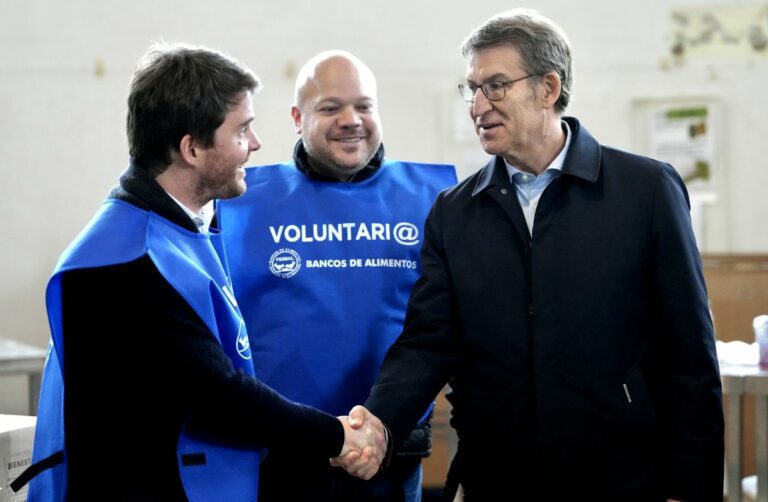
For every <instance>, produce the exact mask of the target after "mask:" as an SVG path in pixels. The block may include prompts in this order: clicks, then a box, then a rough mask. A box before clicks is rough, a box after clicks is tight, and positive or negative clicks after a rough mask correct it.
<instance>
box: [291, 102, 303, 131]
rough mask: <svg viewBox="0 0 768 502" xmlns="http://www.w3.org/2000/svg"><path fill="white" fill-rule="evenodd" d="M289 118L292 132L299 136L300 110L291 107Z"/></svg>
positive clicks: (294, 106) (293, 106)
mask: <svg viewBox="0 0 768 502" xmlns="http://www.w3.org/2000/svg"><path fill="white" fill-rule="evenodd" d="M291 117H293V130H294V131H296V133H297V134H301V110H299V107H298V106H296V105H292V106H291Z"/></svg>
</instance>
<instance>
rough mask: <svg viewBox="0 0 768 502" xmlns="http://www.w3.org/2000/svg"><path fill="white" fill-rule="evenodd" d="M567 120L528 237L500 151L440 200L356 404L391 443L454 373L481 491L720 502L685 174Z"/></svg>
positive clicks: (708, 341) (712, 396)
mask: <svg viewBox="0 0 768 502" xmlns="http://www.w3.org/2000/svg"><path fill="white" fill-rule="evenodd" d="M564 120H566V121H568V124H569V125H570V129H571V132H572V135H573V136H572V140H571V145H570V149H569V151H568V152H567V156H566V159H565V163H564V165H563V171H562V175H561V176H560V177H559V178H557V179H556V180H555V181H553V182H552V184H551V185H550V186H549V187H548V188H547V189H546V190H545V191H544V193H543V194H542V197H541V199H540V202H539V206H538V209H537V212H536V217H535V224H534V229H533V236H531V235H530V234H529V232H528V228H527V226H526V224H525V219H524V217H523V214H522V210H521V208H520V205H519V203H518V201H517V197H516V195H515V189H514V187H513V186H512V184H511V182H510V180H509V177H508V175H507V173H506V170H505V167H504V163H503V160H502V159H500V158H495V159H493V160H491V161H490V162H489V163H488V165H487V166H485V168H484V169H482V170H481V171H479V172H478V173H476V174H474V175H473V176H471V177H469V178H468V179H466V180H465V181H463V182H462V183H460V184H459V185H457V186H456V187H454V188H451V189H449V190H446V191H445V192H443V193H442V194H441V195H440V196H439V197H438V199H437V201H436V202H435V204H434V206H433V208H432V210H431V213H430V215H429V217H428V219H427V222H426V228H425V237H424V248H423V250H422V270H423V273H422V277H421V278H420V279H419V281H418V282H417V283H416V285H415V287H414V290H413V293H412V296H411V299H410V302H409V306H408V312H407V316H406V320H405V327H404V331H403V333H402V335H401V336H400V338H399V339H398V341H397V342H396V343H395V344H394V345H393V346H392V348H391V349H390V351H389V353H388V355H387V357H386V359H385V361H384V363H383V366H382V370H381V373H380V376H379V379H378V381H377V383H376V385H375V386H374V388H373V390H372V392H371V396H370V398H369V400H368V401H367V403H366V405H367V406H368V407H369V408H370V409H371V411H372V412H373V413H375V414H376V415H378V416H379V417H380V418H381V419H382V420H383V421H384V422H385V423H386V424H388V425H389V426H390V428H391V429H392V431H393V434H394V436H395V439H396V441H397V440H398V439H399V438H402V437H404V435H405V434H406V433H407V431H408V430H409V428H410V427H412V426H413V424H414V423H415V421H416V419H417V418H418V415H419V410H421V409H423V408H424V406H425V405H426V403H428V402H429V401H430V400H431V399H432V398H433V397H434V395H435V394H436V393H437V392H439V391H440V389H441V388H442V387H443V385H444V384H445V383H446V382H449V381H450V384H451V388H452V394H451V395H450V400H451V402H452V404H453V407H454V409H453V418H452V425H453V426H454V427H455V428H456V430H457V432H458V434H459V454H458V456H457V458H456V459H455V461H454V466H453V467H452V469H453V471H452V474H453V475H455V476H456V478H457V479H458V480H460V481H461V483H462V485H463V486H464V489H465V491H466V493H467V495H474V496H475V498H476V499H480V500H483V499H484V494H486V493H487V494H492V493H494V490H501V491H502V493H503V490H505V489H508V488H512V487H515V488H514V489H515V490H516V491H517V492H518V493H527V490H530V492H531V493H533V492H536V493H538V494H539V496H540V497H539V499H541V496H546V494H548V493H549V494H552V495H553V497H554V496H555V495H554V494H558V495H557V496H558V497H560V496H565V495H566V494H568V495H569V496H577V495H582V496H588V497H589V498H590V499H592V500H598V499H603V498H605V499H609V498H613V499H615V500H630V499H633V498H637V499H641V500H650V499H655V498H661V497H676V498H680V499H683V500H688V501H690V500H721V497H722V475H723V468H722V465H723V464H722V461H723V417H722V408H721V389H720V380H719V374H718V367H717V358H716V355H715V347H714V341H715V340H714V334H713V329H712V322H711V317H710V314H709V310H708V301H707V294H706V288H705V285H704V279H703V276H702V272H701V261H700V257H699V253H698V250H697V248H696V243H695V241H694V236H693V232H692V230H691V224H690V217H689V207H688V200H687V192H686V190H685V187H684V185H683V182H682V181H681V179H680V177H679V176H678V175H677V174H676V172H675V171H674V170H673V169H672V168H671V167H670V166H669V165H666V164H662V163H660V162H657V161H655V160H652V159H648V158H644V157H640V156H637V155H633V154H630V153H626V152H622V151H619V150H616V149H612V148H608V147H605V146H601V145H600V144H598V142H597V141H596V140H595V139H594V138H593V137H592V136H591V135H590V134H589V132H588V131H587V130H586V129H584V128H583V127H581V126H580V124H579V122H578V121H577V120H575V119H572V118H566V119H564ZM537 483H544V484H543V485H542V486H541V487H539V486H534V485H535V484H537ZM497 493H498V491H497Z"/></svg>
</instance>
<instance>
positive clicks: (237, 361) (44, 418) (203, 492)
mask: <svg viewBox="0 0 768 502" xmlns="http://www.w3.org/2000/svg"><path fill="white" fill-rule="evenodd" d="M145 254H146V255H148V256H149V257H150V258H151V259H152V261H153V262H154V264H155V265H156V266H157V268H158V270H159V271H160V273H161V274H162V275H163V277H164V278H165V279H166V280H167V281H168V282H169V283H170V284H171V285H172V286H173V287H174V289H176V291H178V292H179V293H180V294H181V295H182V296H183V297H184V299H185V300H186V301H187V302H188V303H189V305H190V306H191V307H192V308H193V309H194V310H195V312H196V313H197V314H198V315H199V316H200V318H201V319H202V320H203V321H204V322H205V324H206V326H207V327H208V328H209V329H210V330H211V332H212V333H213V335H214V336H215V337H216V338H217V339H218V340H219V342H220V343H221V345H222V347H223V348H224V351H225V352H226V353H227V355H228V356H229V357H230V359H231V360H232V363H233V364H234V366H235V367H236V368H241V369H242V370H243V371H245V372H246V373H247V374H249V375H253V374H254V371H253V361H252V359H251V353H250V348H249V346H248V337H247V334H246V331H245V324H244V322H243V320H242V317H241V315H240V311H239V309H238V307H237V303H236V301H235V299H234V296H233V295H232V287H231V284H230V282H229V278H228V274H227V270H226V260H225V258H224V254H223V251H222V248H221V235H220V234H217V233H212V234H210V235H204V234H199V233H194V232H190V231H188V230H186V229H183V228H182V227H179V226H178V225H175V224H173V223H171V222H170V221H168V220H166V219H164V218H162V217H160V216H158V215H157V214H155V213H152V212H148V211H144V210H142V209H139V208H137V207H135V206H133V205H131V204H128V203H125V202H121V201H118V200H114V199H110V200H107V201H106V202H105V203H104V204H103V205H102V207H101V209H100V210H99V212H98V213H97V214H96V216H95V217H94V218H93V220H91V222H90V223H89V224H88V226H87V227H86V228H85V229H84V230H83V232H81V234H80V235H79V236H78V237H77V238H76V239H75V241H74V242H73V243H72V244H71V245H70V246H69V247H68V248H67V250H66V251H65V252H64V253H63V254H62V256H61V258H60V259H59V263H58V264H57V265H56V269H55V270H54V273H53V276H52V277H51V280H50V282H49V283H48V288H47V291H46V303H47V308H48V318H49V323H50V326H51V345H50V349H49V350H50V351H49V354H48V359H47V361H46V365H45V371H44V374H43V384H42V389H41V397H40V406H39V412H38V418H37V427H36V429H35V444H34V451H33V455H32V462H33V465H35V464H38V463H42V464H43V465H46V464H47V465H48V466H49V467H48V468H46V469H44V470H42V471H41V472H39V473H38V474H37V475H36V476H35V477H34V478H33V479H32V480H31V481H30V486H29V500H30V501H33V502H37V501H61V500H64V498H65V494H66V489H67V464H66V445H65V444H64V406H63V404H64V401H63V399H64V396H65V389H64V382H63V371H62V368H63V367H64V364H66V357H65V354H64V353H63V347H64V344H63V337H64V336H66V334H65V333H63V329H62V321H61V319H62V308H61V274H62V273H64V272H67V271H69V270H75V269H81V268H90V267H99V266H108V265H115V264H119V263H127V262H129V261H133V260H135V259H138V258H140V257H141V256H143V255H145ZM261 456H262V451H260V450H252V449H240V448H235V447H228V446H225V445H221V444H213V443H209V442H207V441H206V439H205V437H202V436H200V435H199V434H195V433H193V432H191V431H189V430H188V429H187V427H186V426H185V428H184V430H183V431H182V433H181V435H180V437H179V441H178V447H177V460H178V462H179V471H180V473H181V479H182V483H183V485H184V489H185V491H186V494H187V497H188V498H189V500H190V501H219V500H227V501H240V500H242V501H254V500H256V495H257V493H258V472H259V462H260V460H261ZM46 459H48V460H47V461H46ZM104 496H105V497H107V498H109V494H104Z"/></svg>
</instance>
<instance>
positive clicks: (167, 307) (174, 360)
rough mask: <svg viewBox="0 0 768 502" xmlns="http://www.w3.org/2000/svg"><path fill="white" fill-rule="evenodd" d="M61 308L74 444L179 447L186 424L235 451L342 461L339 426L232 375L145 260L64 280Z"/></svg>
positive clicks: (198, 323) (213, 343) (204, 331)
mask: <svg viewBox="0 0 768 502" xmlns="http://www.w3.org/2000/svg"><path fill="white" fill-rule="evenodd" d="M62 300H63V308H64V320H63V322H64V332H65V337H64V344H65V358H66V359H65V363H66V364H65V373H64V378H65V386H66V388H67V400H66V401H65V414H66V416H67V417H68V418H69V420H68V421H67V423H68V428H70V427H71V428H72V429H74V430H77V431H78V432H79V437H78V438H77V439H76V440H77V441H79V442H81V441H91V440H92V441H93V442H94V443H98V442H99V441H100V437H99V436H98V434H94V431H97V430H99V429H101V428H104V427H110V428H113V429H114V430H121V429H122V430H127V431H129V434H130V435H132V436H135V441H134V446H135V444H136V443H137V442H139V441H142V438H143V437H144V436H146V435H150V434H158V433H159V431H166V432H164V434H165V435H166V436H168V435H170V436H172V437H158V438H157V440H158V441H162V442H164V443H167V442H169V441H170V442H171V444H175V442H176V439H177V437H176V435H177V433H178V430H177V426H178V425H180V423H181V422H183V421H184V420H185V419H186V418H187V417H190V416H191V417H194V418H195V419H196V420H199V421H201V423H204V424H206V425H207V427H209V429H210V433H211V434H212V436H214V437H218V438H221V439H222V440H223V441H228V442H232V443H234V444H243V445H249V446H259V447H273V446H278V445H279V446H284V447H286V448H300V450H298V451H303V452H305V453H312V454H317V455H323V456H325V457H326V458H327V457H330V456H335V455H337V454H338V453H339V452H340V451H341V448H342V444H343V440H344V432H343V428H342V426H341V424H340V422H339V421H338V420H337V419H336V418H335V417H333V416H331V415H328V414H326V413H324V412H321V411H319V410H316V409H314V408H311V407H309V406H304V405H300V404H297V403H294V402H292V401H289V400H287V399H285V398H283V397H282V396H281V395H280V394H278V393H277V392H275V391H273V390H272V389H271V388H269V387H268V386H266V385H265V384H263V383H262V382H261V381H259V380H258V379H255V378H252V377H250V376H248V375H246V374H244V373H243V372H242V371H240V370H236V369H235V368H234V367H233V365H232V363H231V361H230V359H229V357H228V356H227V355H226V353H225V352H224V350H223V349H222V347H221V345H220V344H219V343H218V341H217V340H216V338H215V337H214V336H213V334H212V333H211V332H210V330H208V328H207V326H206V325H205V324H204V323H203V321H202V320H201V319H200V317H199V316H198V315H197V314H196V313H195V311H194V310H193V309H192V308H191V307H190V306H189V304H188V303H187V302H186V301H185V300H184V299H183V297H182V296H181V295H180V294H179V293H178V292H177V291H176V290H175V289H173V287H172V286H171V285H170V284H169V283H168V282H167V281H166V280H165V279H164V278H163V277H162V275H161V274H160V273H159V271H158V270H157V268H156V267H155V265H154V263H153V262H152V261H151V260H150V259H149V258H147V257H144V258H141V259H139V260H136V261H134V262H130V263H127V264H122V265H116V266H110V267H101V268H96V269H84V270H75V271H72V272H67V273H65V275H64V277H63V282H62ZM105 415H106V416H107V418H106V425H105V423H104V422H105V420H104V418H103V417H104V416H105ZM110 421H111V423H110ZM137 428H138V429H144V431H143V432H142V431H141V430H136V429H137ZM70 432H72V431H70ZM88 438H92V439H88ZM125 447H126V448H131V445H130V444H126V445H125Z"/></svg>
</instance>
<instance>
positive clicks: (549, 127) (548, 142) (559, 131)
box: [504, 117, 566, 176]
mask: <svg viewBox="0 0 768 502" xmlns="http://www.w3.org/2000/svg"><path fill="white" fill-rule="evenodd" d="M565 139H566V138H565V131H563V126H562V124H561V121H560V117H558V118H557V120H556V121H555V120H550V121H546V122H545V123H544V125H543V126H542V129H541V130H540V131H539V134H537V135H536V137H535V138H532V141H529V142H528V143H529V145H533V146H532V147H531V149H530V151H529V152H528V155H525V156H519V157H518V156H514V155H512V156H504V159H505V160H506V161H507V162H509V163H510V164H512V165H513V166H515V167H516V168H518V169H520V170H521V171H525V172H528V173H531V174H533V175H535V176H538V175H539V174H541V173H543V172H544V171H545V170H546V169H547V167H549V165H550V164H551V163H552V161H553V160H555V158H557V156H558V155H559V154H560V152H561V151H562V149H563V147H564V146H565Z"/></svg>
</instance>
